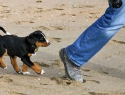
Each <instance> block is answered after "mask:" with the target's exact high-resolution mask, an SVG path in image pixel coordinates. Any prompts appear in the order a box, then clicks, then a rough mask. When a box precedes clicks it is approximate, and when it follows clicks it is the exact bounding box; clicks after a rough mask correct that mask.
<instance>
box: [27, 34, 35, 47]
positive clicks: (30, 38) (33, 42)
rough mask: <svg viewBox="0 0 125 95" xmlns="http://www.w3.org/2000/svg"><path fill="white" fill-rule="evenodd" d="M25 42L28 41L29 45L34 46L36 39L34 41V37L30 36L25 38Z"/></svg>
mask: <svg viewBox="0 0 125 95" xmlns="http://www.w3.org/2000/svg"><path fill="white" fill-rule="evenodd" d="M27 41H28V42H29V43H30V44H31V45H35V43H36V41H37V39H36V37H35V36H34V35H33V34H32V35H29V36H27Z"/></svg>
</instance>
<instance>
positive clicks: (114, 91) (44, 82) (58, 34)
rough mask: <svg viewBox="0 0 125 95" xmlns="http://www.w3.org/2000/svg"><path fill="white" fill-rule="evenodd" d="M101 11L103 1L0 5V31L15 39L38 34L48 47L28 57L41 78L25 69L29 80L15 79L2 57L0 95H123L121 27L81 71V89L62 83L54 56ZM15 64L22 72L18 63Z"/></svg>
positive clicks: (4, 0)
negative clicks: (40, 34) (13, 36)
mask: <svg viewBox="0 0 125 95" xmlns="http://www.w3.org/2000/svg"><path fill="white" fill-rule="evenodd" d="M107 6H108V3H107V0H1V1H0V25H1V26H3V27H4V28H5V29H6V30H7V31H8V32H10V33H11V34H14V35H18V36H20V37H23V36H27V35H28V34H30V33H32V32H33V31H35V30H41V31H43V32H44V33H45V34H46V36H47V38H48V39H49V40H50V41H51V45H50V46H49V47H41V48H39V51H38V52H37V55H36V56H32V57H31V60H32V61H33V62H37V63H38V65H39V66H40V67H41V68H43V69H44V70H45V74H43V75H37V74H36V73H35V72H34V71H33V70H31V69H30V68H29V71H30V73H31V74H30V75H22V74H17V73H16V72H15V70H14V69H13V67H12V66H11V63H10V60H9V57H8V56H5V57H4V59H3V60H4V62H5V64H6V65H7V67H8V69H7V70H4V69H2V68H0V95H125V61H124V56H125V42H124V41H125V38H124V36H123V35H124V31H125V27H123V28H122V29H121V30H120V31H119V32H118V33H117V34H116V35H115V36H114V37H113V38H112V39H111V40H110V41H109V42H108V43H107V44H106V46H105V47H104V48H103V49H102V50H101V51H100V52H98V53H97V54H96V55H95V56H94V57H93V58H92V59H91V60H89V62H87V63H86V64H85V65H84V66H82V75H83V77H84V80H85V81H84V83H79V82H75V81H71V80H69V79H67V78H66V76H65V71H64V67H63V64H62V63H61V61H60V59H59V55H58V51H59V50H60V49H61V48H63V47H66V46H67V45H70V44H72V43H73V42H74V41H75V40H76V39H77V37H78V36H79V35H80V34H81V33H82V32H83V31H84V30H85V29H86V28H87V27H89V25H91V24H92V23H93V22H94V21H95V20H97V19H98V18H99V17H100V16H101V15H102V14H103V13H104V12H105V9H106V8H107ZM0 35H4V33H2V31H1V32H0ZM17 61H18V65H19V67H20V68H22V62H21V61H20V59H19V58H18V60H17Z"/></svg>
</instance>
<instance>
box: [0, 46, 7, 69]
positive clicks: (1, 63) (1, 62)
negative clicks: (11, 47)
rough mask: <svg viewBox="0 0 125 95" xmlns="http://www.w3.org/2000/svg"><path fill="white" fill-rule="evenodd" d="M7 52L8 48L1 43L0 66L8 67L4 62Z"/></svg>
mask: <svg viewBox="0 0 125 95" xmlns="http://www.w3.org/2000/svg"><path fill="white" fill-rule="evenodd" d="M5 54H6V49H5V48H4V47H2V46H1V45H0V67H1V68H4V69H7V67H6V65H5V64H4V62H3V60H2V58H3V57H4V55H5Z"/></svg>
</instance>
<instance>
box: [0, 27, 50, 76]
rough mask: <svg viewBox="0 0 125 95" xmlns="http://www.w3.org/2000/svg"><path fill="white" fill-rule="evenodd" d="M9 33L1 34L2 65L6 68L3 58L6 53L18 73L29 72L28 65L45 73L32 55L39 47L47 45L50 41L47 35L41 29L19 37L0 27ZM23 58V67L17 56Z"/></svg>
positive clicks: (40, 72)
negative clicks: (18, 63)
mask: <svg viewBox="0 0 125 95" xmlns="http://www.w3.org/2000/svg"><path fill="white" fill-rule="evenodd" d="M0 30H2V31H3V32H4V33H6V34H7V35H4V36H0V66H1V67H2V68H4V69H6V68H7V67H6V65H5V64H4V62H3V60H2V58H3V57H4V55H5V54H8V55H9V56H10V60H11V64H12V66H13V68H14V69H15V71H16V72H17V73H21V72H22V73H23V74H29V72H28V71H27V69H28V67H30V68H32V69H33V70H34V71H35V72H36V73H37V74H43V73H44V70H43V69H41V68H40V67H39V66H37V65H36V64H35V63H33V62H31V60H30V56H31V55H32V54H33V53H35V52H36V50H37V49H38V47H47V46H48V45H49V44H50V43H49V41H48V40H47V39H46V36H45V35H44V34H43V33H42V32H41V31H39V30H38V31H35V32H33V33H31V34H29V36H26V37H18V36H14V35H10V33H9V32H6V31H5V29H4V28H3V27H0ZM17 57H19V58H21V61H22V62H23V69H22V70H20V68H19V67H18V65H17V62H16V58H17Z"/></svg>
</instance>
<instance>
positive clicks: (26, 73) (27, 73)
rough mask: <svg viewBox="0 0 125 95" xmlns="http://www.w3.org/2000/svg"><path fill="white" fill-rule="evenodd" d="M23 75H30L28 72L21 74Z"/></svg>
mask: <svg viewBox="0 0 125 95" xmlns="http://www.w3.org/2000/svg"><path fill="white" fill-rule="evenodd" d="M22 73H23V75H29V74H30V72H22Z"/></svg>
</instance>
